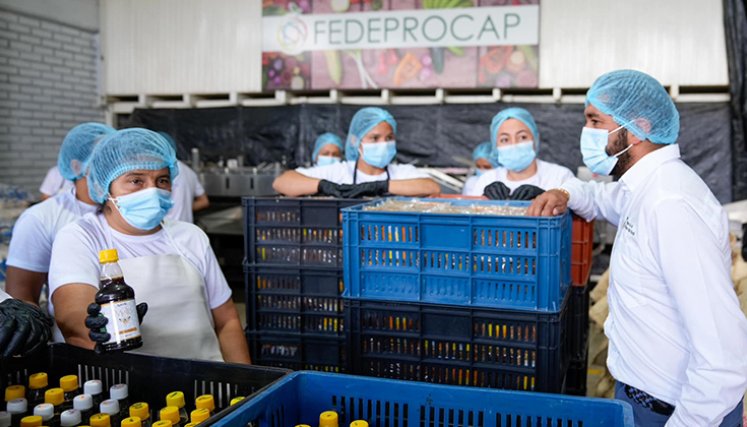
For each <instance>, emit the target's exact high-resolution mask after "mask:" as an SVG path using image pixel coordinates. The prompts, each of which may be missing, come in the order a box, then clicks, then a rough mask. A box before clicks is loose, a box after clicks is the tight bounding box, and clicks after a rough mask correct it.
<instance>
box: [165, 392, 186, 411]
mask: <svg viewBox="0 0 747 427" xmlns="http://www.w3.org/2000/svg"><path fill="white" fill-rule="evenodd" d="M166 406H176V407H177V408H180V409H181V408H183V407H184V393H182V392H181V391H172V392H171V393H169V394H167V395H166Z"/></svg>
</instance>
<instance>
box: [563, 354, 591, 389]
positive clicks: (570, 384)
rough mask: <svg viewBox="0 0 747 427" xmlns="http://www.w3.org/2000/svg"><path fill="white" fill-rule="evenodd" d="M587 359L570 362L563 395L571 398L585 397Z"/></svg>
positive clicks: (587, 369)
mask: <svg viewBox="0 0 747 427" xmlns="http://www.w3.org/2000/svg"><path fill="white" fill-rule="evenodd" d="M588 372H589V368H588V359H587V358H584V359H581V360H571V363H570V365H569V366H568V374H567V377H566V382H565V383H566V387H565V393H566V394H570V395H573V396H586V379H587V376H588Z"/></svg>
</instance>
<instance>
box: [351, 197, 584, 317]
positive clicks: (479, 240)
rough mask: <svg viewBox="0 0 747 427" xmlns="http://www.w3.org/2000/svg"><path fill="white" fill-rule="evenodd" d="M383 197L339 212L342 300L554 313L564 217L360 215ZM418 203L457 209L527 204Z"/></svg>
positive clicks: (563, 289)
mask: <svg viewBox="0 0 747 427" xmlns="http://www.w3.org/2000/svg"><path fill="white" fill-rule="evenodd" d="M383 200H385V199H382V200H378V201H374V202H369V203H366V204H362V205H356V206H353V207H348V208H345V209H343V210H342V215H343V249H344V256H343V257H344V274H345V292H344V293H343V296H344V297H349V298H367V299H373V300H384V301H403V302H407V301H411V302H425V303H434V304H451V305H465V306H476V307H490V308H507V309H513V310H517V309H518V310H531V311H547V312H557V311H558V310H560V307H561V303H562V302H563V299H564V298H565V295H566V293H567V291H568V289H569V287H570V283H571V277H570V267H571V231H572V230H571V227H572V221H571V215H570V214H569V213H566V214H564V215H561V216H555V217H524V216H521V217H519V216H493V215H460V214H438V213H417V212H380V211H366V210H364V209H365V208H366V207H367V206H373V205H375V204H379V203H382V202H383ZM395 200H404V201H407V200H412V199H408V198H401V197H399V198H395ZM424 201H427V202H431V203H432V202H439V201H440V202H446V203H451V204H453V205H457V206H465V205H473V204H479V205H502V206H505V205H511V206H528V205H529V202H513V201H482V200H452V199H450V200H444V199H427V200H424Z"/></svg>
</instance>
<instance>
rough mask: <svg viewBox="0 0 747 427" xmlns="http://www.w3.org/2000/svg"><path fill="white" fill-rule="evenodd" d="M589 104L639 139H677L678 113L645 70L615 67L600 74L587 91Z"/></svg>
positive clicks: (670, 141) (657, 141) (664, 141)
mask: <svg viewBox="0 0 747 427" xmlns="http://www.w3.org/2000/svg"><path fill="white" fill-rule="evenodd" d="M589 104H591V105H593V106H594V107H596V108H597V109H598V110H599V111H601V112H602V113H604V114H607V115H610V116H612V118H613V119H614V120H615V121H616V122H617V123H618V124H619V125H621V126H623V127H625V128H626V129H628V130H629V131H630V132H632V133H633V135H635V136H636V137H637V138H638V139H641V140H649V141H651V142H653V143H654V144H674V143H675V142H677V136H678V135H679V133H680V114H679V113H678V112H677V108H676V107H675V106H674V102H672V98H671V97H670V96H669V94H668V93H667V91H666V89H664V87H663V86H662V85H661V83H659V82H658V81H656V79H654V78H653V77H651V76H649V75H648V74H646V73H642V72H640V71H635V70H618V71H612V72H610V73H607V74H604V75H602V76H601V77H599V78H598V79H597V80H596V81H595V82H594V84H593V85H591V88H590V89H589V91H588V92H587V93H586V105H587V106H588V105H589Z"/></svg>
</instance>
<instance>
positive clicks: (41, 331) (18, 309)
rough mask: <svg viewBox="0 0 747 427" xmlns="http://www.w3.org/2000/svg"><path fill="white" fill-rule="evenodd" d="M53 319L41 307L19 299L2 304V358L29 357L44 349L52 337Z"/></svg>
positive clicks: (0, 340)
mask: <svg viewBox="0 0 747 427" xmlns="http://www.w3.org/2000/svg"><path fill="white" fill-rule="evenodd" d="M51 328H52V318H51V317H49V315H48V314H47V313H45V312H43V311H42V310H41V309H40V308H39V307H37V306H35V305H33V304H28V303H25V302H23V301H20V300H17V299H12V298H11V299H6V300H5V301H3V302H0V350H2V357H10V356H14V355H20V356H27V355H29V354H32V353H34V352H36V351H37V350H39V349H40V348H43V347H44V346H45V345H47V342H48V341H49V339H50V338H51V336H52V329H51Z"/></svg>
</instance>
